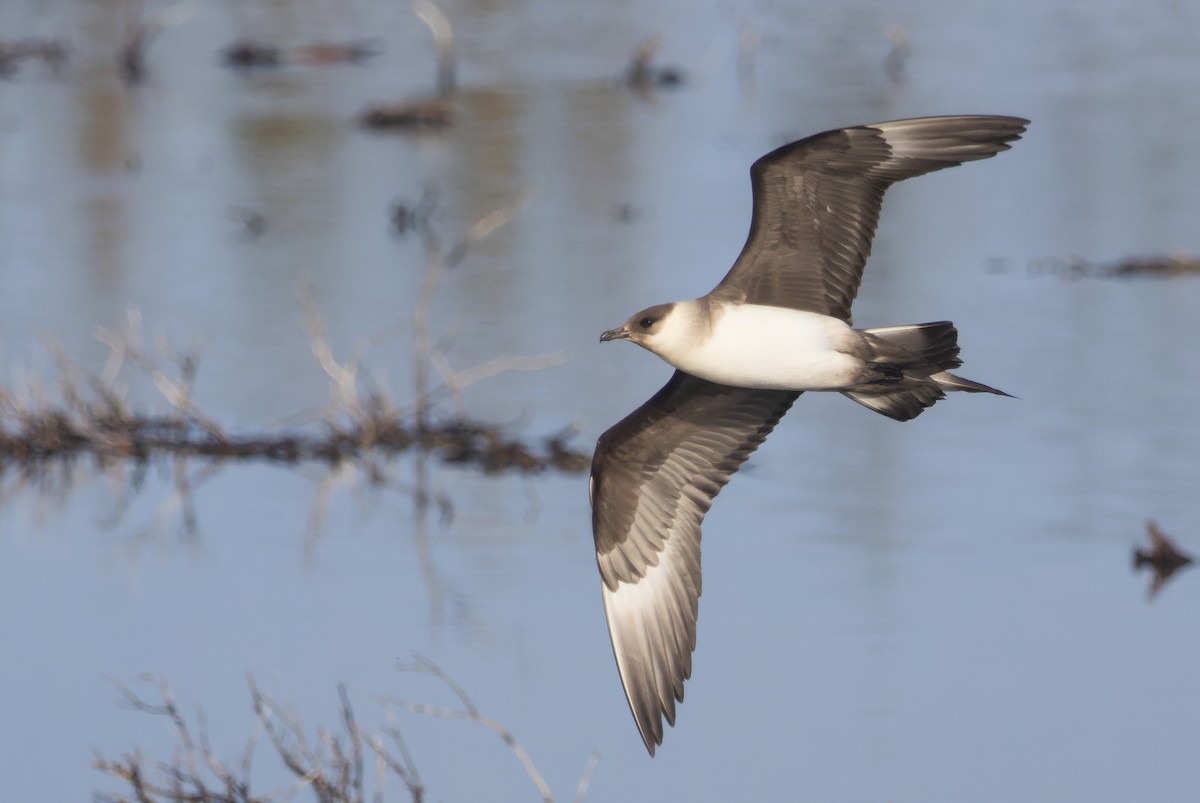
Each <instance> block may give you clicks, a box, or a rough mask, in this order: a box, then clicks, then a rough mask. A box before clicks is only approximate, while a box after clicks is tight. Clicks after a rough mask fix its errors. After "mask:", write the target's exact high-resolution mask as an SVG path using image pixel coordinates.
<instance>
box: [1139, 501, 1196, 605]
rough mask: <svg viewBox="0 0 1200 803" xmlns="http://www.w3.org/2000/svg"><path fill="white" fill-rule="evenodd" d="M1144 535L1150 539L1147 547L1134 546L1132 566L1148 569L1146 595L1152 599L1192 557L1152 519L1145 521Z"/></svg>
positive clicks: (1188, 563) (1191, 560)
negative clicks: (1148, 576)
mask: <svg viewBox="0 0 1200 803" xmlns="http://www.w3.org/2000/svg"><path fill="white" fill-rule="evenodd" d="M1146 537H1147V538H1148V539H1149V541H1150V545H1149V547H1148V548H1145V549H1143V548H1142V547H1135V548H1134V550H1133V568H1134V570H1135V571H1136V570H1139V569H1142V568H1148V569H1149V570H1150V573H1151V575H1150V588H1149V590H1148V592H1147V596H1148V597H1149V598H1150V599H1154V597H1155V596H1157V595H1158V592H1159V591H1161V590H1162V588H1163V586H1165V585H1166V584H1167V581H1168V580H1170V579H1171V577H1172V576H1173V575H1174V574H1175V573H1176V572H1177V571H1179V570H1180V569H1182V568H1183V567H1185V566H1188V565H1190V564H1191V563H1192V562H1193V560H1194V558H1193V557H1192V556H1191V555H1189V554H1187V553H1186V552H1184V551H1183V550H1181V549H1180V548H1179V547H1178V546H1176V545H1175V542H1174V541H1172V540H1171V539H1170V538H1169V537H1167V534H1166V533H1164V532H1163V531H1162V530H1160V529H1159V528H1158V524H1157V523H1155V521H1154V520H1153V519H1150V520H1149V521H1147V522H1146Z"/></svg>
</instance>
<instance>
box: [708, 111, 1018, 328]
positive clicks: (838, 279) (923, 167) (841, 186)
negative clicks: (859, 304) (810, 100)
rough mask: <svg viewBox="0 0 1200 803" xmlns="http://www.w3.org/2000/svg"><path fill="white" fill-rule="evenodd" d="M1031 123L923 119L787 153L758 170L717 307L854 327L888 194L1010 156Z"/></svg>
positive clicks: (819, 138)
mask: <svg viewBox="0 0 1200 803" xmlns="http://www.w3.org/2000/svg"><path fill="white" fill-rule="evenodd" d="M1028 123H1029V121H1028V120H1023V119H1020V118H1016V117H991V116H963V117H924V118H918V119H913V120H896V121H893V122H888V123H875V124H873V125H866V126H858V127H855V128H845V129H839V130H836V131H826V132H824V133H822V134H816V135H814V136H811V137H807V138H806V139H802V140H800V141H798V142H793V143H791V144H790V145H784V146H783V147H782V148H778V149H776V150H774V151H772V152H771V153H768V154H767V155H766V156H764V157H762V158H761V159H759V160H758V161H757V162H755V163H754V165H753V166H752V167H751V168H750V180H751V184H752V187H753V191H754V213H753V217H752V218H751V221H750V235H749V236H748V237H747V239H746V244H745V246H744V247H743V248H742V253H741V255H740V256H739V257H738V259H737V261H736V262H735V263H734V265H733V268H732V269H731V270H730V271H729V273H728V274H727V275H726V276H725V278H724V279H722V280H721V283H720V284H718V285H717V287H716V288H715V289H714V290H713V291H712V293H711V294H710V295H711V296H713V297H715V298H719V299H724V300H729V301H737V302H745V303H751V304H770V305H773V306H777V307H792V308H794V309H800V310H808V311H810V312H818V313H821V314H823V315H832V316H834V317H836V318H841V319H842V320H845V321H849V320H850V304H851V302H853V301H854V297H855V296H856V295H857V294H858V286H859V283H860V282H861V280H862V273H863V266H864V265H865V264H866V261H867V257H868V256H869V255H870V253H871V240H872V238H873V237H874V236H875V226H876V224H877V223H878V221H879V208H880V205H881V204H882V202H883V194H884V192H885V191H886V190H887V188H888V187H889V186H891V185H892V184H894V183H895V182H897V181H900V180H902V179H906V178H911V177H913V176H919V175H922V174H924V173H930V172H933V171H934V170H940V169H942V168H943V167H951V166H953V165H957V164H961V163H963V162H968V161H973V160H976V159H986V158H988V157H989V156H993V155H995V154H997V153H999V152H1000V151H1004V150H1008V145H1007V144H1005V143H1008V142H1011V141H1013V140H1015V139H1017V138H1018V137H1020V135H1021V133H1022V132H1023V131H1024V130H1025V126H1026V125H1028Z"/></svg>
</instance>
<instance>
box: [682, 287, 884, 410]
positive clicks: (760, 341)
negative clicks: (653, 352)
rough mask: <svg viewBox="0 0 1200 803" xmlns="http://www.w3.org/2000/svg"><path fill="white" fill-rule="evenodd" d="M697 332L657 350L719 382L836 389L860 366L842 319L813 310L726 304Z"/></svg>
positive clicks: (852, 334)
mask: <svg viewBox="0 0 1200 803" xmlns="http://www.w3.org/2000/svg"><path fill="white" fill-rule="evenodd" d="M697 334H698V335H699V336H697V337H695V338H693V339H691V342H690V343H687V344H680V345H681V346H682V347H676V348H671V349H669V350H670V352H671V353H669V354H667V353H661V352H660V356H662V357H663V358H664V359H666V360H667V362H669V363H671V364H672V365H674V366H675V367H676V368H679V369H680V370H683V371H687V372H688V373H689V374H694V375H695V376H698V377H700V378H702V379H707V380H709V381H710V382H719V383H721V384H724V385H735V386H738V387H746V388H771V389H774V390H838V389H841V388H845V387H848V386H850V385H852V384H854V382H855V380H856V378H857V376H858V375H859V374H860V372H861V371H862V367H863V363H862V361H861V360H859V359H858V358H856V357H853V356H851V355H850V354H848V353H846V351H847V350H848V349H850V348H851V347H852V346H853V344H854V343H855V341H856V339H857V333H856V332H854V330H853V329H851V328H850V327H849V326H848V325H847V324H846V323H845V322H844V321H841V320H838V319H837V318H831V317H829V316H828V315H819V314H817V313H815V312H802V311H800V310H793V309H784V308H783V307H767V306H760V305H756V304H729V305H726V306H725V307H724V309H723V310H722V311H721V312H720V313H719V314H718V315H717V316H716V317H715V320H714V323H713V326H712V328H711V330H710V331H709V332H708V333H707V336H704V335H703V334H699V333H697ZM673 345H674V344H673Z"/></svg>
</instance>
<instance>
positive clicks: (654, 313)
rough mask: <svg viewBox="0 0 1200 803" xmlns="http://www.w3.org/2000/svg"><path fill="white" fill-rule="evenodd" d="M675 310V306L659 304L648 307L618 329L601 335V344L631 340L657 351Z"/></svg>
mask: <svg viewBox="0 0 1200 803" xmlns="http://www.w3.org/2000/svg"><path fill="white" fill-rule="evenodd" d="M674 309H675V305H674V304H658V305H656V306H653V307H648V308H646V309H644V310H642V311H641V312H639V313H636V314H635V315H632V316H630V318H629V320H627V321H625V323H623V324H621V325H620V326H618V327H617V328H616V329H609V330H608V331H607V332H605V333H604V334H602V335H600V342H601V343H603V342H604V341H606V340H629V341H631V342H633V343H637V344H638V345H639V346H641V347H642V348H644V349H649V350H650V351H656V349H655V343H656V340H658V339H661V338H662V336H663V334H664V330H666V329H667V327H668V320H669V319H670V317H671V312H672V311H673V310H674Z"/></svg>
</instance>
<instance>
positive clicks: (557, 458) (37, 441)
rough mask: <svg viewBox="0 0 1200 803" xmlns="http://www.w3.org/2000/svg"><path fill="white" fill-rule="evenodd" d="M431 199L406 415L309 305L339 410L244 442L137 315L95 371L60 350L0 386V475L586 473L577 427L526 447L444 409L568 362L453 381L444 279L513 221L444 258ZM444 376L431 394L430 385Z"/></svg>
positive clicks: (501, 215)
mask: <svg viewBox="0 0 1200 803" xmlns="http://www.w3.org/2000/svg"><path fill="white" fill-rule="evenodd" d="M435 202H436V195H435V194H434V193H433V192H432V191H429V190H427V191H426V194H425V196H424V197H423V199H422V201H421V202H420V203H419V204H418V207H417V208H418V209H419V210H421V212H420V213H419V214H416V215H414V216H413V219H412V221H411V223H410V225H411V226H412V227H413V228H414V229H416V230H417V231H418V232H419V233H420V235H421V237H422V239H423V242H424V245H425V248H426V268H425V274H424V278H423V281H422V283H421V289H420V294H419V297H418V301H417V304H416V307H415V309H414V310H413V313H412V319H413V322H412V329H413V343H414V349H415V352H416V353H415V361H414V365H415V371H414V375H413V397H414V399H413V401H412V402H411V403H410V404H409V405H408V406H407V407H403V406H402V405H401V404H399V403H397V402H396V401H395V400H394V399H393V398H392V397H391V396H390V395H389V394H388V393H387V392H386V391H385V390H382V389H380V388H379V387H378V386H377V385H376V384H375V382H374V381H373V380H372V378H371V376H370V375H369V373H368V372H367V371H366V370H365V369H364V368H363V366H362V356H361V354H360V355H359V356H356V357H355V358H353V359H350V360H339V359H338V358H337V356H336V355H335V354H334V351H333V348H332V347H331V346H330V344H329V342H328V340H327V339H326V337H325V323H324V320H323V319H322V317H321V315H320V313H319V312H318V311H317V310H316V309H315V308H314V307H313V306H312V305H311V304H309V305H308V306H307V319H308V330H309V337H310V347H311V350H312V353H313V356H314V358H315V360H316V363H317V365H318V366H319V367H320V369H321V370H322V371H323V372H324V373H325V374H326V375H327V376H328V378H329V381H330V402H329V404H328V406H327V407H326V409H325V411H324V413H323V415H321V416H319V417H313V416H310V418H314V420H312V421H310V423H309V424H308V425H306V426H301V427H298V428H293V429H288V430H285V431H268V430H266V429H262V430H258V431H249V432H235V431H231V430H230V429H228V428H226V427H225V426H223V425H222V424H221V423H220V422H218V421H217V420H216V419H215V417H213V416H211V415H209V414H207V413H205V412H204V411H202V410H201V409H200V408H199V407H198V406H197V404H196V402H195V400H194V398H193V388H194V384H195V379H196V371H197V367H198V365H199V355H198V353H197V352H196V351H195V350H194V349H178V348H174V347H172V346H171V345H170V344H169V343H167V342H166V341H165V339H164V338H158V339H157V346H156V348H154V349H148V348H147V347H146V345H145V340H146V338H145V337H144V335H143V334H142V322H141V316H140V314H139V313H138V312H137V311H136V310H131V311H130V313H129V315H128V318H127V321H126V325H125V326H124V327H122V328H120V329H101V330H99V331H98V332H97V335H96V336H97V338H98V339H99V340H100V341H101V342H103V343H104V344H105V345H106V346H107V347H108V349H109V358H108V361H107V364H106V366H105V368H104V370H103V371H102V372H100V373H97V372H93V371H89V370H87V369H85V368H83V367H82V366H80V365H78V364H76V363H74V362H72V361H71V360H70V359H68V358H67V357H66V356H65V355H63V354H62V353H61V352H60V351H59V350H58V349H57V348H55V347H50V352H51V355H52V357H53V358H54V362H55V364H56V366H57V376H55V377H53V379H51V380H49V381H43V382H42V383H41V384H40V385H38V386H37V387H35V388H33V389H32V390H30V391H27V392H25V393H18V392H15V391H12V390H9V389H6V388H4V387H2V386H0V472H3V471H4V469H6V468H9V467H12V466H20V467H23V468H26V469H36V468H37V467H41V466H45V464H47V463H49V462H60V463H62V462H70V461H72V460H74V459H76V458H79V457H83V456H88V457H92V458H95V459H96V460H97V461H98V462H99V463H100V464H101V465H107V464H109V463H111V462H112V461H120V460H126V461H136V462H145V461H150V460H154V459H156V458H173V457H198V458H205V459H208V460H213V461H229V460H240V461H246V460H261V461H269V462H275V463H285V464H297V463H305V462H322V463H327V464H330V465H336V464H339V463H341V462H343V461H360V462H369V461H372V460H374V459H376V458H380V459H387V458H390V457H392V456H395V455H399V454H404V453H410V452H411V453H419V454H421V455H432V456H434V457H437V458H439V459H441V460H442V461H444V462H446V463H451V464H456V465H464V466H469V467H472V468H476V469H479V470H482V471H484V472H487V473H500V472H517V473H523V474H530V473H536V472H541V471H548V470H549V471H562V472H570V473H575V472H581V471H584V470H585V469H586V468H587V466H588V464H589V461H590V456H589V455H588V454H586V453H584V452H580V451H577V450H575V449H573V448H572V447H571V446H570V445H569V444H568V441H569V439H570V436H571V433H570V432H569V431H568V430H564V431H562V432H559V433H556V434H553V435H550V436H548V437H544V438H540V439H533V440H525V439H521V438H518V437H515V436H514V435H512V434H511V433H509V432H507V431H505V430H504V429H502V428H501V427H498V426H495V425H492V424H488V423H484V422H480V421H476V420H472V419H471V418H470V417H469V416H467V415H466V414H465V413H464V412H463V411H462V409H461V408H462V405H461V404H457V405H446V404H444V403H442V402H444V400H446V399H451V400H454V399H456V398H457V397H458V396H459V394H461V391H462V390H463V389H464V388H465V387H467V386H469V385H471V384H474V383H475V382H479V381H482V380H485V379H488V378H490V377H492V376H495V375H497V374H500V373H504V372H508V371H536V370H541V369H544V368H547V367H550V366H553V365H557V364H560V363H561V362H562V361H563V360H564V359H565V356H564V355H562V354H551V355H543V356H533V357H519V356H507V357H497V358H495V359H492V360H489V361H487V362H486V363H484V364H482V365H479V366H475V367H473V368H470V369H466V370H463V371H457V372H455V371H452V370H451V369H449V367H448V365H447V361H446V359H445V356H444V355H443V354H441V353H440V352H439V351H437V350H436V349H435V348H434V346H433V341H432V338H431V336H430V320H429V311H430V308H431V306H432V303H433V296H434V293H435V292H436V290H437V287H438V285H439V284H440V282H441V280H442V278H443V275H444V273H445V272H446V271H447V270H449V269H451V268H453V267H454V266H455V265H457V264H458V263H459V262H461V261H462V260H463V259H464V258H465V257H466V255H467V253H468V251H469V250H470V248H471V246H472V245H473V244H474V243H475V242H477V241H478V240H479V239H482V238H483V237H486V236H487V235H488V234H490V233H491V232H492V231H494V230H495V229H496V228H498V227H499V226H501V225H503V224H504V223H505V222H507V220H508V219H509V217H510V216H511V214H512V212H513V210H512V209H501V210H497V211H496V212H493V213H491V214H490V215H487V216H485V217H484V218H483V219H482V220H480V221H479V222H478V223H477V224H475V226H473V227H472V228H471V229H470V230H469V231H468V232H467V234H466V235H464V236H463V237H462V238H461V239H459V240H458V241H457V242H455V243H454V244H452V246H451V247H450V248H448V249H445V250H443V247H442V244H441V241H440V239H439V238H438V237H437V235H436V234H435V233H434V231H433V229H432V226H431V225H430V222H429V212H430V210H431V207H432V205H433V204H434V203H435ZM435 373H436V374H437V375H438V376H439V378H440V379H441V382H440V384H435V382H434V381H433V375H434V374H435ZM139 380H140V381H141V383H142V384H146V383H147V382H148V383H149V385H150V387H151V388H152V389H153V391H155V392H157V394H158V396H159V397H160V398H161V399H162V400H163V401H165V402H166V404H167V406H168V408H169V409H168V411H167V412H165V413H148V412H145V411H144V410H141V409H139V408H138V405H137V403H136V402H135V401H134V400H133V398H132V397H131V394H130V390H129V388H130V386H131V385H137V384H138V381H139Z"/></svg>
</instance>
